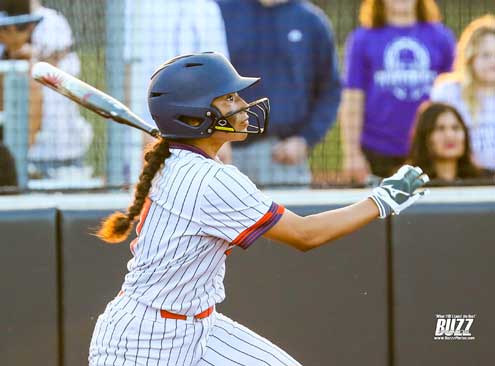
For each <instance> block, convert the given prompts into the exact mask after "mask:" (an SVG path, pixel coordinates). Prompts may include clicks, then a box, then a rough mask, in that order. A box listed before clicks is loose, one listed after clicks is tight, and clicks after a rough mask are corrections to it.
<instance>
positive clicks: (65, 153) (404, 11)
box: [0, 0, 495, 193]
mask: <svg viewBox="0 0 495 366" xmlns="http://www.w3.org/2000/svg"><path fill="white" fill-rule="evenodd" d="M202 51H217V52H221V53H223V54H224V55H226V56H227V57H228V58H229V59H230V60H231V62H232V64H233V65H234V66H235V67H236V68H237V70H238V71H239V73H240V74H241V75H245V76H261V77H262V82H261V83H259V85H257V86H256V87H253V88H251V89H249V91H248V92H246V93H244V94H243V95H242V96H243V97H244V98H245V99H246V100H248V101H251V100H255V99H258V98H260V97H263V96H268V97H269V98H270V101H271V107H272V112H271V120H270V126H269V129H268V132H267V133H266V134H265V135H263V136H254V137H249V138H248V139H247V140H246V141H245V142H242V143H236V144H233V145H232V146H224V148H223V149H222V150H221V151H220V154H219V157H220V158H221V159H222V160H223V161H224V162H225V163H231V164H234V165H236V166H237V167H238V168H239V169H240V170H241V171H243V172H244V173H246V174H247V175H249V176H250V177H251V178H252V179H253V181H254V182H255V183H257V184H258V185H259V186H261V187H264V188H293V187H299V188H300V187H314V188H321V187H350V186H356V187H357V186H364V185H373V184H376V183H377V182H378V181H379V180H380V177H385V176H389V175H391V174H392V173H393V172H394V171H395V170H396V169H397V167H399V166H400V165H402V164H404V163H411V164H414V165H419V166H420V167H422V168H423V170H424V171H425V172H427V173H428V174H429V175H430V177H431V178H432V182H431V184H433V185H473V184H476V185H478V184H479V185H481V184H495V180H494V176H495V1H493V0H437V1H434V0H362V1H361V0H318V1H306V0H216V1H214V0H105V1H103V0H70V1H69V0H2V1H0V55H1V60H0V110H1V111H2V112H1V114H0V192H3V193H12V192H25V191H37V190H72V189H84V190H88V189H109V188H122V187H124V188H125V187H129V186H131V185H132V184H133V183H134V182H133V181H132V179H135V177H138V173H139V171H140V169H141V163H142V151H143V146H144V145H145V144H147V143H149V142H150V137H147V136H143V134H142V133H141V132H138V131H134V130H132V129H130V128H128V127H124V126H119V125H117V124H115V123H105V122H104V121H102V120H101V118H100V117H98V116H96V115H94V114H92V113H91V112H88V111H86V110H83V109H81V108H80V107H78V106H77V105H76V104H75V103H73V102H71V101H69V100H68V99H65V98H64V97H62V96H60V95H58V94H57V93H55V92H53V91H52V90H49V89H48V88H46V87H41V86H40V85H38V84H36V83H35V82H34V81H33V80H32V79H30V78H29V70H30V67H31V65H32V64H33V63H34V62H37V61H47V62H50V63H52V64H54V65H56V66H57V67H59V68H61V69H63V70H64V71H66V72H68V73H70V74H72V75H75V76H77V77H79V78H81V79H83V80H85V81H87V82H88V83H90V84H92V85H94V86H96V87H97V88H99V89H102V90H104V91H106V92H108V93H109V94H110V95H112V96H114V97H116V98H117V99H119V100H121V101H123V102H124V103H125V104H126V105H128V106H130V107H131V109H132V110H133V111H135V112H136V113H137V114H138V115H140V116H141V117H143V118H144V119H145V120H146V121H148V122H149V123H150V124H153V121H152V118H151V116H150V115H149V113H148V110H147V101H146V100H147V84H148V81H149V78H150V76H151V75H152V73H153V71H154V70H155V69H156V68H157V67H158V66H159V65H160V64H162V63H163V62H164V61H165V60H167V59H169V58H171V57H174V56H176V55H179V54H184V53H192V52H202ZM212 77H215V76H214V75H212Z"/></svg>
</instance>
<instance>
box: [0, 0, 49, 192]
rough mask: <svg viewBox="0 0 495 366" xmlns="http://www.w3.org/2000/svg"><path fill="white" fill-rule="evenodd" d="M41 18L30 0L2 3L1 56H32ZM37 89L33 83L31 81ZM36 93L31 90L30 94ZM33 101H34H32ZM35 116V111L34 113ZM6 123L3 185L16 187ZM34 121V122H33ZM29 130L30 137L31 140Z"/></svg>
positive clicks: (0, 166) (0, 154) (1, 148)
mask: <svg viewBox="0 0 495 366" xmlns="http://www.w3.org/2000/svg"><path fill="white" fill-rule="evenodd" d="M39 20H40V17H38V16H34V15H31V14H30V4H29V0H26V1H4V2H2V3H1V4H0V43H1V44H5V46H3V48H2V49H1V50H0V52H1V59H3V60H6V59H29V58H30V56H26V53H30V52H29V51H30V44H29V40H30V38H31V35H32V33H33V30H34V28H35V26H36V24H37V23H38V21H39ZM31 86H32V88H31V89H32V91H33V92H34V89H35V88H34V87H35V85H34V82H31ZM37 89H39V88H37ZM0 94H2V95H1V96H0V104H1V105H2V107H1V108H0V109H2V110H3V75H0ZM33 94H34V93H31V96H32V95H33ZM30 104H33V105H34V103H30ZM31 115H32V114H31ZM3 122H4V121H0V186H1V187H17V172H16V166H15V160H14V157H13V156H12V154H11V153H10V151H9V150H8V149H7V147H6V146H5V145H4V143H3V125H2V124H3ZM34 124H35V123H34V122H33V123H32V125H34ZM32 136H33V134H32V133H30V135H29V140H30V141H32Z"/></svg>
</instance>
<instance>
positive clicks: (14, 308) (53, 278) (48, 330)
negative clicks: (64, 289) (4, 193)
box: [0, 209, 59, 366]
mask: <svg viewBox="0 0 495 366" xmlns="http://www.w3.org/2000/svg"><path fill="white" fill-rule="evenodd" d="M56 216H57V213H56V210H55V209H42V210H23V211H0V232H1V233H2V238H1V240H0V245H1V252H2V255H1V258H2V264H1V265H0V283H1V286H0V288H1V289H0V291H1V300H0V304H1V305H0V364H1V365H5V366H21V365H22V366H39V365H50V366H52V365H53V366H55V365H57V364H58V361H59V358H58V352H59V349H58V336H59V330H58V320H57V319H58V315H57V303H58V301H57V256H56V245H57V243H56Z"/></svg>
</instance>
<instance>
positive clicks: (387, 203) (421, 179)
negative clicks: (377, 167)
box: [370, 165, 430, 219]
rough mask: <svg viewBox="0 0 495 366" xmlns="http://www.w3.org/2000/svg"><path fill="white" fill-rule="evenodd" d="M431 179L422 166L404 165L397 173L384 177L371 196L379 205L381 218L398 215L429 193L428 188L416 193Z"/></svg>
mask: <svg viewBox="0 0 495 366" xmlns="http://www.w3.org/2000/svg"><path fill="white" fill-rule="evenodd" d="M429 181H430V178H429V177H428V176H427V175H426V174H423V171H422V170H421V168H419V167H412V166H410V165H403V166H402V167H401V168H400V169H399V170H398V171H397V173H395V174H394V175H392V176H391V177H390V178H386V179H384V180H383V181H382V182H381V184H380V186H378V187H376V188H375V189H373V191H372V193H371V196H370V198H371V199H372V200H373V201H374V202H375V204H376V205H377V206H378V209H379V211H380V218H381V219H383V218H385V217H387V216H389V215H392V214H396V215H398V214H399V213H400V212H401V211H402V210H404V209H405V208H407V207H409V206H411V205H412V204H413V203H414V202H416V201H417V200H418V199H420V198H421V197H422V196H424V195H425V194H427V193H429V191H428V190H426V191H421V192H417V193H415V192H416V190H417V189H418V188H420V187H422V186H423V185H425V184H426V183H428V182H429Z"/></svg>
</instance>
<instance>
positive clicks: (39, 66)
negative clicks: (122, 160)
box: [31, 62, 160, 137]
mask: <svg viewBox="0 0 495 366" xmlns="http://www.w3.org/2000/svg"><path fill="white" fill-rule="evenodd" d="M31 76H32V77H33V78H34V79H35V80H36V81H38V82H39V83H41V84H43V85H46V86H48V87H50V88H51V89H53V90H55V91H56V92H57V93H60V94H62V95H65V96H66V97H67V98H69V99H71V100H73V101H74V102H76V103H78V104H80V105H82V106H83V107H85V108H88V109H90V110H92V111H93V112H95V113H97V114H99V115H100V116H102V117H105V118H109V119H111V120H114V121H115V122H118V123H122V124H124V125H128V126H131V127H135V128H137V129H139V130H141V131H144V132H146V133H148V134H150V135H151V136H153V137H159V136H160V131H159V130H158V129H156V128H155V127H153V126H150V125H149V124H147V123H146V122H145V121H144V120H143V119H142V118H140V117H138V116H137V115H136V114H134V113H133V112H132V111H131V110H130V109H129V108H128V107H126V106H125V105H124V104H123V103H121V102H119V101H118V100H117V99H115V98H113V97H111V96H110V95H108V94H105V93H104V92H102V91H101V90H98V89H96V88H94V87H92V86H91V85H89V84H86V83H85V82H84V81H82V80H79V79H78V78H76V77H74V76H72V75H69V74H67V73H66V72H64V71H62V70H60V69H59V68H57V67H55V66H53V65H50V64H49V63H47V62H38V63H36V64H35V65H34V66H33V69H32V71H31Z"/></svg>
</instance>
